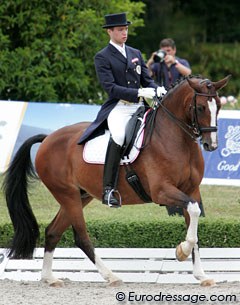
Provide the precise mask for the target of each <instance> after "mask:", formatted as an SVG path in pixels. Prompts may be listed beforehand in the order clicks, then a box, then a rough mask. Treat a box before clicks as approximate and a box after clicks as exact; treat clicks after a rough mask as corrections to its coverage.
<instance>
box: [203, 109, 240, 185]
mask: <svg viewBox="0 0 240 305" xmlns="http://www.w3.org/2000/svg"><path fill="white" fill-rule="evenodd" d="M203 157H204V160H205V172H204V179H203V184H204V183H205V184H220V185H239V186H240V111H236V110H233V111H230V110H229V111H228V110H225V111H221V113H220V115H219V119H218V149H217V150H216V151H214V152H206V151H203Z"/></svg>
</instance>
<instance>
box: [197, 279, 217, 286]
mask: <svg viewBox="0 0 240 305" xmlns="http://www.w3.org/2000/svg"><path fill="white" fill-rule="evenodd" d="M200 285H201V286H202V287H210V286H216V282H215V281H214V280H212V279H207V280H204V281H202V282H201V284H200Z"/></svg>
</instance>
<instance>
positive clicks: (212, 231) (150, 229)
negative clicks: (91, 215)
mask: <svg viewBox="0 0 240 305" xmlns="http://www.w3.org/2000/svg"><path fill="white" fill-rule="evenodd" d="M87 226H88V231H89V234H90V237H91V239H92V241H93V243H94V246H95V247H99V248H101V247H106V248H108V247H109V248H110V247H111V248H114V247H115V248H117V247H120V248H131V247H133V248H172V247H176V245H177V244H178V243H179V242H180V241H183V240H184V239H185V236H186V228H185V224H184V220H183V218H181V217H173V218H169V219H168V220H166V221H159V222H158V221H152V222H144V221H138V222H136V221H135V222H134V221H132V222H128V223H125V222H116V221H115V222H111V221H107V222H106V221H104V222H103V221H89V222H88V223H87ZM45 227H46V225H40V231H41V238H40V241H39V244H38V247H42V246H43V245H44V230H45ZM0 233H1V238H0V247H7V246H8V245H9V243H10V241H11V238H12V236H13V230H12V225H10V224H5V225H3V226H1V227H0ZM199 242H200V247H204V248H205V247H222V248H223V247H240V222H236V221H233V220H232V221H230V220H227V221H226V220H224V219H218V220H211V221H209V220H207V219H200V223H199ZM74 246H75V245H74V240H73V234H72V230H70V229H69V230H67V231H66V232H65V233H64V235H63V237H62V239H61V241H60V242H59V244H58V247H74Z"/></svg>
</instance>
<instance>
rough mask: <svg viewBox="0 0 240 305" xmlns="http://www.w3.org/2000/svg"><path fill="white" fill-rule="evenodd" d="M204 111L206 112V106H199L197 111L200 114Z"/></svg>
mask: <svg viewBox="0 0 240 305" xmlns="http://www.w3.org/2000/svg"><path fill="white" fill-rule="evenodd" d="M204 110H205V107H204V106H202V105H197V111H198V112H199V113H203V112H204Z"/></svg>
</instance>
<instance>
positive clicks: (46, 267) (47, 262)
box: [41, 251, 62, 284]
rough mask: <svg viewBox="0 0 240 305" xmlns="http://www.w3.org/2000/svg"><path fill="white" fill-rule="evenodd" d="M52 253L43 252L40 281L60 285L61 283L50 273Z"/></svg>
mask: <svg viewBox="0 0 240 305" xmlns="http://www.w3.org/2000/svg"><path fill="white" fill-rule="evenodd" d="M53 253H54V251H52V252H48V251H46V252H44V257H43V267H42V274H41V279H42V280H43V281H45V282H47V283H49V284H54V283H56V284H58V283H59V284H60V283H62V281H61V280H59V279H58V278H56V277H55V276H54V275H53V273H52V263H53Z"/></svg>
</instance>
